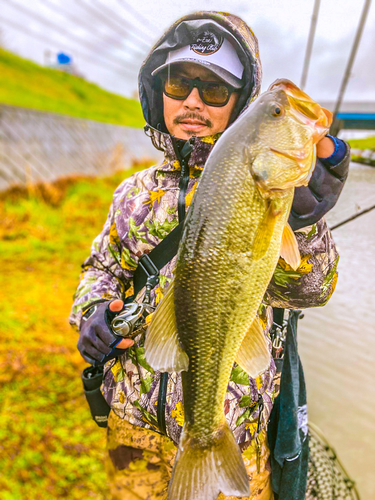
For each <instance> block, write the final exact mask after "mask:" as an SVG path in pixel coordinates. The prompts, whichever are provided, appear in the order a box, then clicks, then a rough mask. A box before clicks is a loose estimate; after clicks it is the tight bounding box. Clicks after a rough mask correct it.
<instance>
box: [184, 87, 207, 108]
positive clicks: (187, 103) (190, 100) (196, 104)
mask: <svg viewBox="0 0 375 500" xmlns="http://www.w3.org/2000/svg"><path fill="white" fill-rule="evenodd" d="M203 107H204V102H203V101H202V99H201V97H200V95H199V91H198V89H197V88H196V87H194V88H193V90H192V91H191V92H190V94H189V95H188V96H187V98H186V99H185V100H184V108H186V109H200V110H201V109H203Z"/></svg>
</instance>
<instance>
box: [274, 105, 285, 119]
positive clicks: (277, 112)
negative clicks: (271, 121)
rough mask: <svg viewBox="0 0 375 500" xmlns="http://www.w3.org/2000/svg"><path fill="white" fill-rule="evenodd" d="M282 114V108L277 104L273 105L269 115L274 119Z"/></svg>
mask: <svg viewBox="0 0 375 500" xmlns="http://www.w3.org/2000/svg"><path fill="white" fill-rule="evenodd" d="M283 114H284V108H283V107H282V106H280V105H279V104H273V105H272V107H271V115H272V116H274V117H275V118H278V117H279V116H282V115H283Z"/></svg>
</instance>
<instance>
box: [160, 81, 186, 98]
mask: <svg viewBox="0 0 375 500" xmlns="http://www.w3.org/2000/svg"><path fill="white" fill-rule="evenodd" d="M164 92H165V93H166V94H167V95H169V96H170V97H174V98H175V99H183V98H185V97H187V96H188V95H189V82H188V81H187V80H184V79H183V78H179V77H174V76H172V77H170V78H167V79H166V80H165V82H164Z"/></svg>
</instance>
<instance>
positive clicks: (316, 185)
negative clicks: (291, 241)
mask: <svg viewBox="0 0 375 500" xmlns="http://www.w3.org/2000/svg"><path fill="white" fill-rule="evenodd" d="M334 139H335V140H336V142H338V141H339V145H338V148H341V151H340V149H339V151H338V152H337V151H336V149H335V153H334V155H335V156H334V155H332V156H331V157H330V158H325V159H319V158H317V160H316V166H315V169H314V171H313V174H312V176H311V179H310V181H309V184H308V186H301V187H298V188H296V189H295V192H294V200H293V205H292V210H291V212H290V216H289V224H290V225H291V227H292V229H293V230H294V231H296V230H297V229H300V228H301V227H305V226H309V225H310V224H315V222H318V220H319V219H321V218H322V217H323V216H324V215H325V214H326V213H327V212H328V211H329V210H331V208H333V207H334V206H335V204H336V202H337V200H338V198H339V196H340V193H341V191H342V188H343V187H344V184H345V181H346V178H347V176H348V171H349V163H350V148H349V147H348V146H347V145H346V144H345V143H344V142H343V141H341V140H340V139H336V138H334ZM340 152H341V160H340V161H338V162H337V163H335V157H336V158H337V156H338V155H339V154H340ZM339 158H340V156H339Z"/></svg>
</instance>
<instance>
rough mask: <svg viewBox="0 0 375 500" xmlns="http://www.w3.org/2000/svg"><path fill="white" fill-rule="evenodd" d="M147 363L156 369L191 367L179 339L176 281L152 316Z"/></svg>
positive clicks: (170, 369) (178, 369) (147, 337)
mask: <svg viewBox="0 0 375 500" xmlns="http://www.w3.org/2000/svg"><path fill="white" fill-rule="evenodd" d="M145 356H146V360H147V363H148V364H149V365H150V366H152V368H153V369H154V370H160V371H162V372H181V371H186V370H187V369H188V367H189V358H188V356H187V354H186V353H185V352H184V351H183V349H182V348H181V346H180V343H179V341H178V336H177V326H176V315H175V308H174V281H172V282H171V283H170V285H169V287H168V290H167V293H166V294H165V296H164V298H163V300H162V301H161V302H160V305H159V307H158V308H157V309H156V311H155V312H154V314H153V316H152V320H151V323H150V326H149V327H148V329H147V334H146V342H145Z"/></svg>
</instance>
